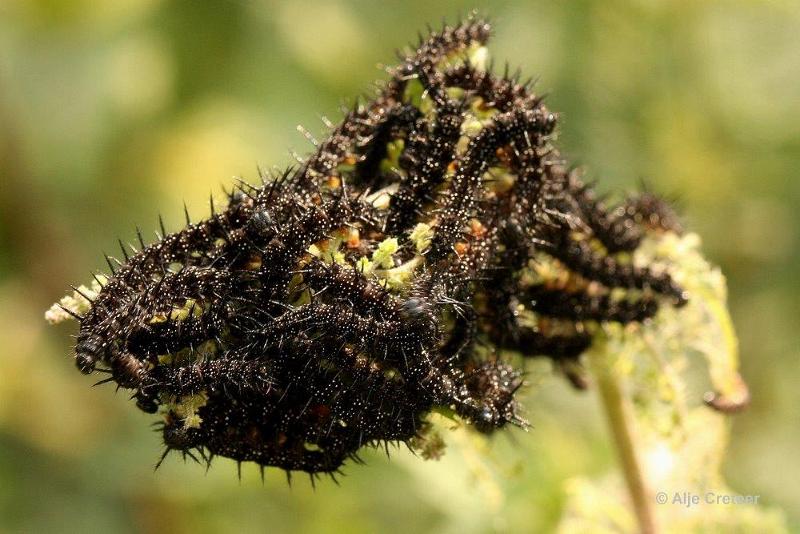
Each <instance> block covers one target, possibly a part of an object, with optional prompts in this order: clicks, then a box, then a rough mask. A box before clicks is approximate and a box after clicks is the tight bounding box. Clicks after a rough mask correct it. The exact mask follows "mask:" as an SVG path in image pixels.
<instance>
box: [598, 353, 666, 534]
mask: <svg viewBox="0 0 800 534" xmlns="http://www.w3.org/2000/svg"><path fill="white" fill-rule="evenodd" d="M599 359H601V360H604V361H596V362H595V365H594V371H595V376H596V377H597V388H598V390H599V392H600V400H601V402H602V405H603V409H604V411H605V413H606V417H607V419H608V424H609V427H610V428H611V434H612V435H613V437H614V443H615V445H616V447H617V454H618V455H619V459H620V463H621V464H622V472H623V474H624V475H625V483H626V484H627V486H628V492H629V493H630V496H631V501H632V503H633V509H634V512H635V513H636V519H637V521H638V522H639V530H640V531H641V532H642V533H643V534H655V533H656V532H658V530H657V529H656V523H655V516H654V514H653V508H652V504H653V499H652V495H651V494H650V492H649V491H648V488H647V483H646V481H645V478H644V475H643V472H642V468H641V464H640V463H639V458H638V456H637V454H636V445H635V443H634V440H633V433H632V430H631V422H632V414H631V413H630V406H629V404H628V402H627V399H626V398H625V397H624V396H623V394H622V390H621V389H620V385H619V382H618V379H617V377H616V376H615V375H614V371H613V369H611V368H610V365H609V362H608V358H599Z"/></svg>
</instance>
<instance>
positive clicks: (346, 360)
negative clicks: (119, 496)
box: [48, 18, 687, 475]
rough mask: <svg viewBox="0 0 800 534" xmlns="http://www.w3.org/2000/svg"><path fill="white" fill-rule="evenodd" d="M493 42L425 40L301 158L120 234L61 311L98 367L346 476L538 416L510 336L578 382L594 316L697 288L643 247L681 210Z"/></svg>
mask: <svg viewBox="0 0 800 534" xmlns="http://www.w3.org/2000/svg"><path fill="white" fill-rule="evenodd" d="M489 34H490V28H489V25H488V24H487V23H486V22H484V21H482V20H477V19H473V18H470V19H467V20H465V21H464V22H462V23H460V24H458V25H456V26H444V27H443V28H442V29H441V30H439V31H435V32H431V33H430V35H429V36H428V37H426V38H424V39H421V40H420V42H419V43H418V44H417V45H416V46H415V47H414V51H413V52H410V53H408V54H407V55H406V54H401V61H400V64H399V65H398V66H397V67H395V68H393V69H390V70H389V74H390V79H389V80H388V81H387V82H385V83H384V84H382V85H381V86H380V88H379V89H378V90H377V93H376V95H375V97H374V98H373V99H372V101H370V102H363V103H359V104H358V105H356V106H355V107H354V108H353V109H351V110H350V111H349V112H348V113H347V114H346V115H345V117H344V119H343V120H342V121H341V123H340V124H338V125H336V126H332V127H331V130H330V132H329V134H328V136H327V138H326V139H325V140H323V141H321V142H316V143H315V145H316V152H314V153H313V154H312V155H311V156H310V157H308V158H307V159H306V160H304V161H303V162H302V163H301V164H300V165H299V167H296V168H291V169H288V170H286V171H285V172H284V173H282V174H280V175H279V176H263V177H262V181H263V183H262V185H260V186H258V187H256V186H250V185H246V184H240V185H239V186H238V187H237V189H236V190H235V191H234V192H232V193H230V195H229V198H228V204H227V206H225V207H221V206H220V207H214V206H213V205H212V210H211V211H212V213H211V215H210V216H209V217H208V218H207V219H205V220H202V221H199V222H194V223H193V222H190V221H189V218H188V216H187V221H186V227H185V228H183V229H182V230H180V231H178V232H174V233H167V232H166V231H165V230H164V228H163V225H162V229H161V235H162V237H160V239H158V241H156V242H155V243H151V244H146V243H145V242H144V241H143V240H141V238H140V247H137V248H139V250H138V251H137V250H135V249H133V250H129V249H126V247H125V246H123V247H122V248H123V255H124V259H123V260H121V261H116V260H114V259H113V258H109V260H108V261H109V268H110V269H111V273H109V275H108V276H107V277H99V278H98V279H97V280H96V285H95V286H93V287H92V288H90V289H87V288H83V289H82V288H78V289H77V290H76V292H75V294H74V295H72V296H70V297H67V298H65V300H63V301H62V302H61V304H60V305H57V307H58V310H60V311H59V312H55V311H51V312H50V313H49V314H48V317H49V318H50V319H51V320H53V321H57V320H59V319H61V318H63V317H64V316H65V314H70V315H73V316H74V317H75V318H77V319H78V321H79V322H80V332H79V334H78V337H77V345H76V348H75V361H76V363H77V366H78V368H79V369H80V370H81V372H83V373H86V374H89V373H94V372H102V373H106V374H107V375H108V377H107V378H106V380H107V381H112V382H115V383H116V384H117V385H118V386H119V387H120V388H124V389H129V390H131V391H132V392H133V397H134V398H135V399H136V403H137V406H138V407H139V408H140V409H142V410H144V411H146V412H150V413H155V412H160V413H161V414H162V416H163V428H162V432H163V438H164V443H165V444H166V452H169V451H171V450H175V451H179V452H182V453H184V454H185V455H190V456H192V457H201V458H204V459H206V460H207V461H210V459H211V458H212V457H213V456H215V455H219V456H225V457H229V458H233V459H235V460H237V461H240V462H247V461H252V462H255V463H257V464H259V465H260V466H262V467H263V466H275V467H279V468H282V469H285V470H287V471H295V470H297V471H305V472H308V473H311V474H312V475H313V474H317V473H331V474H333V473H335V472H336V471H337V470H338V469H339V467H340V466H341V465H342V463H343V462H345V461H346V460H347V459H349V458H351V459H354V460H358V451H359V449H361V447H364V446H377V445H383V444H385V443H387V442H404V443H409V442H410V441H411V440H413V439H414V438H415V437H419V434H420V432H421V431H422V429H423V428H425V425H424V420H425V417H426V415H427V414H428V413H429V412H430V411H431V410H433V409H437V410H448V411H452V412H453V413H454V414H456V415H457V416H458V417H460V418H461V419H463V420H464V421H466V422H468V423H470V424H471V425H472V426H474V428H475V429H477V430H478V431H480V432H485V433H488V432H492V431H494V430H496V429H498V428H502V427H504V426H506V425H508V424H514V425H520V426H524V425H525V424H526V423H525V421H524V419H523V418H522V417H521V415H520V408H519V406H518V404H517V402H516V400H515V393H516V392H517V390H518V389H519V388H520V386H521V385H522V384H523V381H522V378H521V373H520V371H519V370H517V369H515V368H513V367H512V366H511V365H510V364H509V363H508V362H507V361H506V359H505V358H504V354H505V353H506V351H515V352H519V353H521V354H522V355H524V356H530V357H534V356H544V357H549V358H552V359H553V360H554V361H555V362H558V364H559V365H560V366H562V367H563V369H565V371H566V372H567V373H568V374H569V376H571V377H572V378H573V380H574V381H575V382H576V383H577V384H580V383H581V382H580V376H578V374H579V371H576V369H579V368H580V366H579V364H578V360H577V359H578V356H579V355H580V354H581V353H582V352H583V351H584V349H586V348H587V347H588V346H589V344H590V343H591V340H592V329H593V328H595V327H596V325H600V324H603V323H609V322H613V323H629V322H640V321H644V320H646V319H648V318H649V317H651V316H653V315H654V314H655V313H656V312H657V311H658V309H659V308H660V307H661V306H665V305H666V306H680V305H682V304H684V303H685V302H686V300H687V294H686V293H685V292H684V290H683V289H682V288H681V287H680V286H679V285H678V284H676V282H675V281H674V280H673V279H672V278H671V277H670V275H669V273H668V272H665V271H664V270H659V269H656V268H651V267H648V266H641V265H636V264H634V262H633V261H632V259H631V258H632V254H631V253H632V252H634V251H635V250H636V249H637V247H638V246H639V244H640V242H641V241H642V239H643V237H644V236H645V235H652V234H657V233H662V232H680V227H679V225H678V222H677V220H676V217H675V215H674V213H673V212H672V211H671V210H670V208H669V207H668V206H667V204H666V203H665V202H663V201H662V200H660V199H659V198H657V197H655V196H653V195H651V194H648V193H645V194H642V195H640V196H637V197H634V198H630V199H627V200H625V201H624V202H623V203H622V204H620V205H619V206H606V205H604V203H603V202H602V201H601V200H600V199H598V198H597V197H596V196H595V195H594V194H593V192H592V189H591V188H590V187H589V186H587V185H586V184H584V183H583V182H582V181H581V180H580V178H579V176H578V174H577V173H576V172H575V171H572V170H570V169H569V168H568V167H567V166H565V164H564V162H563V161H562V159H561V157H560V155H559V152H558V151H557V150H556V148H554V147H553V145H552V139H553V135H554V130H555V127H556V122H557V115H556V114H555V113H553V112H551V111H549V110H548V109H547V108H546V107H545V106H544V104H543V103H542V99H541V98H540V97H537V96H536V95H535V94H533V93H532V92H531V84H530V83H527V82H521V81H520V80H519V79H518V77H517V76H509V74H508V73H507V72H506V73H501V74H497V73H495V72H493V71H492V69H491V68H490V67H488V66H487V52H486V49H485V47H484V46H485V44H486V41H487V39H488V38H489ZM132 248H133V247H131V249H132ZM593 325H594V326H593ZM166 452H165V454H166Z"/></svg>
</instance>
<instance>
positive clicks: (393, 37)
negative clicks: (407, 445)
mask: <svg viewBox="0 0 800 534" xmlns="http://www.w3.org/2000/svg"><path fill="white" fill-rule="evenodd" d="M476 6H477V7H479V8H482V9H483V10H484V12H485V13H487V14H489V15H490V16H491V17H492V18H493V19H494V26H495V31H496V37H495V39H494V41H493V43H492V47H491V48H492V55H493V57H495V58H503V59H508V61H509V62H510V63H511V65H512V66H517V65H519V66H520V67H522V68H523V71H524V72H525V73H526V74H530V75H532V76H540V78H541V82H540V84H539V90H540V91H541V92H545V93H548V94H549V95H550V96H548V102H549V106H550V107H551V108H553V109H555V110H559V111H561V112H562V116H561V117H562V120H561V131H562V135H561V145H562V146H563V147H564V149H565V152H566V153H567V155H568V156H569V157H570V158H571V159H572V161H574V162H576V163H582V164H586V166H587V168H588V173H589V176H592V177H595V178H597V179H598V180H600V182H601V184H602V189H606V190H613V189H618V188H633V187H636V186H637V185H638V181H639V180H640V179H642V178H643V179H645V180H646V181H647V182H648V183H649V184H650V186H651V187H652V188H654V189H655V190H657V191H659V192H661V193H666V194H674V195H675V196H676V197H678V198H679V200H680V204H681V205H682V207H683V211H684V213H685V215H686V219H687V226H689V227H690V228H692V229H693V230H695V231H697V233H699V234H700V235H702V236H703V240H704V245H705V251H706V255H707V256H708V257H709V258H710V259H712V261H713V262H714V263H716V264H719V265H720V266H721V268H722V270H723V272H724V273H725V274H726V276H727V278H728V286H729V293H730V294H729V300H730V305H731V310H732V313H733V320H734V324H735V326H736V328H737V332H738V334H739V338H740V351H741V360H742V373H743V375H744V376H745V378H746V379H747V381H748V383H749V385H750V388H751V392H752V396H753V404H752V406H751V407H750V409H749V410H748V411H747V412H745V413H744V414H741V415H738V416H736V417H735V419H734V420H733V422H732V429H731V435H730V441H731V443H730V446H729V454H728V457H727V460H726V462H725V464H724V465H723V466H722V472H723V474H724V477H725V479H726V481H727V483H728V484H729V485H730V486H731V487H732V488H733V489H734V490H735V491H736V492H739V493H744V494H758V495H761V502H763V503H766V504H768V505H777V506H779V507H781V508H782V509H783V510H785V511H786V514H787V517H788V519H789V521H790V524H791V525H793V526H795V527H798V526H800V484H798V480H797V477H798V474H800V457H798V456H797V454H796V450H797V446H798V444H799V443H800V411H798V410H797V406H798V405H800V388H797V387H796V384H797V382H798V380H800V343H798V338H799V336H798V332H797V328H796V323H797V317H798V315H800V298H799V297H800V280H799V279H798V275H797V264H798V261H800V246H798V233H797V228H798V227H800V209H798V208H800V180H797V179H796V176H795V175H796V172H797V169H798V168H800V99H798V98H797V88H798V86H800V60H798V56H797V51H798V50H800V4H797V3H796V2H790V1H788V0H772V1H766V0H764V1H756V0H753V1H746V0H736V1H722V0H719V1H704V2H697V1H688V0H686V1H681V0H678V1H667V0H630V1H628V2H621V1H614V0H612V1H608V0H580V1H571V2H548V1H539V0H535V1H530V0H525V1H522V0H520V1H516V2H508V1H494V2H491V3H490V2H485V1H484V2H457V1H446V2H423V1H421V0H407V1H405V2H368V1H365V0H363V1H336V0H333V1H329V0H326V1H323V0H317V1H288V0H287V1H282V2H278V1H260V0H225V1H215V2H211V1H208V2H206V1H203V2H198V1H190V0H115V1H114V2H108V1H105V0H1V1H0V347H2V350H0V530H12V531H13V530H25V531H60V532H63V531H74V532H79V531H80V532H94V531H98V532H100V531H103V532H108V531H112V532H117V531H120V532H125V531H145V532H147V531H164V530H168V531H175V532H190V531H191V532H216V531H230V532H240V531H269V532H348V533H350V532H377V531H381V532H391V531H403V532H405V531H414V532H417V531H419V532H485V531H490V530H497V531H512V532H520V531H538V530H542V529H551V528H554V527H555V525H557V524H558V522H559V521H560V519H561V516H562V514H563V512H564V510H565V508H566V506H567V502H568V499H569V498H570V496H572V495H574V494H575V492H576V491H577V490H576V487H575V485H574V484H573V485H565V483H566V482H567V481H568V480H573V479H574V477H575V476H578V475H583V476H588V477H602V476H603V474H604V473H606V472H608V471H609V469H611V468H613V466H614V465H615V457H614V451H613V450H612V449H611V445H610V442H609V437H608V434H607V431H606V429H605V426H604V421H603V418H602V414H600V413H599V410H598V406H597V405H598V403H597V399H596V395H595V393H594V392H591V391H590V392H588V393H576V392H573V391H572V390H571V389H570V388H569V387H568V386H566V385H565V384H564V383H563V380H560V379H554V378H551V376H550V370H549V369H548V368H547V366H545V365H541V366H538V365H535V364H534V365H532V366H531V368H530V375H529V378H528V379H529V382H531V387H530V390H529V391H530V393H529V395H528V398H527V400H526V407H527V415H528V417H529V419H530V420H531V421H532V423H533V428H532V429H531V431H530V432H528V433H523V432H520V431H513V430H512V431H509V432H507V433H503V434H501V435H499V436H496V437H495V438H493V439H492V440H490V441H487V442H483V443H482V444H480V446H479V447H476V446H475V445H474V444H471V443H470V444H467V443H461V440H464V439H466V438H464V437H463V436H465V435H466V434H463V433H461V432H452V433H447V432H445V433H443V436H444V438H445V440H446V441H447V443H448V447H447V454H446V455H445V456H444V457H443V458H442V459H441V460H440V461H438V462H436V461H428V462H425V461H422V460H420V459H418V458H414V457H412V456H411V455H410V454H409V453H407V452H406V451H396V452H393V454H392V460H391V461H388V460H386V458H385V456H384V455H383V454H382V453H375V454H372V455H368V457H367V460H368V465H367V466H351V467H349V468H348V469H347V473H348V476H347V477H346V478H345V479H344V480H343V484H342V487H336V486H335V485H333V484H330V483H326V484H322V485H319V486H318V487H317V489H316V491H313V490H312V488H311V486H310V484H309V483H308V482H307V481H305V480H297V481H296V482H295V483H294V485H293V486H292V488H289V487H288V486H287V485H286V483H285V481H284V477H283V473H281V472H277V473H275V472H268V474H267V478H266V482H265V484H264V485H263V486H262V485H261V482H260V479H259V478H258V474H257V472H256V471H255V470H252V471H251V470H250V469H244V472H243V479H242V482H241V483H239V482H238V481H237V479H236V469H235V466H234V465H233V464H231V463H226V462H225V461H220V462H218V463H216V464H215V466H214V467H213V468H212V469H211V470H210V471H209V472H208V474H204V472H203V469H202V468H200V467H198V466H195V465H186V466H184V465H183V464H181V463H180V462H179V461H178V460H177V459H174V458H171V459H169V460H168V461H167V462H165V465H164V466H163V467H162V469H161V470H160V471H159V472H158V473H156V474H153V473H152V471H151V470H150V469H149V466H151V465H154V464H155V461H156V459H157V455H158V450H159V443H160V441H159V440H160V437H159V436H157V435H156V434H155V433H151V432H147V431H146V430H145V428H146V423H147V421H148V420H149V419H148V418H147V417H146V416H145V415H143V414H140V413H139V412H138V411H137V410H135V409H134V408H133V407H132V406H131V405H130V402H129V401H128V400H127V399H126V398H125V396H124V395H122V394H118V395H116V396H115V395H114V394H113V392H112V391H111V390H110V389H109V388H108V387H105V388H103V387H100V388H95V389H92V388H90V387H89V381H88V380H86V379H85V378H82V377H81V376H80V375H78V374H77V373H75V371H74V370H73V366H72V362H71V360H70V358H69V357H68V356H69V354H70V350H71V347H70V344H69V337H68V336H69V334H70V333H71V328H73V327H74V325H69V324H67V325H63V326H59V327H48V326H47V323H46V322H45V321H44V320H43V317H42V313H43V311H44V310H45V309H47V308H48V307H49V305H50V304H51V303H52V302H53V301H55V300H57V299H58V298H60V297H61V296H62V295H63V294H65V293H66V289H67V288H66V287H65V285H64V282H66V281H72V282H73V283H76V284H78V283H83V282H85V281H86V280H87V279H89V276H88V272H89V270H91V269H100V268H101V267H102V261H103V260H102V256H101V255H100V251H101V250H103V249H107V250H109V251H110V250H111V249H112V247H113V246H114V243H115V240H116V237H118V236H121V237H123V238H124V239H125V240H129V239H132V238H133V236H134V235H135V234H134V228H133V224H134V223H138V224H139V225H140V226H142V227H143V228H145V229H148V228H152V229H155V228H156V227H157V225H156V215H157V213H158V212H159V211H161V212H162V213H163V214H164V216H165V219H166V220H167V222H168V225H170V223H171V227H172V228H176V227H177V226H178V224H179V223H180V220H181V217H182V215H181V211H182V201H183V200H186V202H187V204H188V206H189V209H190V211H192V212H194V213H197V214H200V213H201V212H205V211H206V210H207V209H208V208H207V197H208V192H209V190H213V191H217V192H218V191H219V190H220V189H219V186H220V185H224V184H230V183H231V176H233V175H240V176H243V177H244V178H245V179H251V180H252V179H254V178H255V176H256V171H255V168H256V165H261V166H263V167H270V166H272V165H278V166H284V165H286V164H288V163H290V162H291V161H292V160H291V158H290V157H289V156H288V154H287V148H289V147H295V148H296V149H297V150H298V151H299V152H302V151H304V150H305V148H304V143H305V141H304V140H303V138H302V136H300V135H297V134H296V132H295V130H294V128H295V125H296V124H298V123H302V124H304V125H306V126H308V127H309V128H310V129H311V130H312V131H317V132H319V131H321V130H322V127H321V125H320V123H319V121H318V115H327V116H329V117H331V118H336V117H338V116H339V113H338V110H337V107H338V104H339V103H341V102H342V101H343V100H345V101H347V100H346V99H352V97H355V96H356V95H357V94H359V92H361V91H363V90H367V89H368V82H369V81H370V80H372V79H374V78H377V77H380V76H381V71H380V70H378V69H375V68H374V65H376V64H377V63H379V62H386V63H390V62H392V61H393V59H394V56H393V48H394V47H395V46H398V45H399V44H401V43H405V42H407V41H409V40H410V39H411V37H412V36H413V35H414V34H415V32H416V30H417V29H419V28H423V27H424V25H425V24H426V23H427V22H432V23H436V22H438V21H439V20H440V19H441V18H442V17H448V18H450V19H453V18H454V17H455V16H457V14H458V13H459V12H461V13H466V12H467V11H468V10H469V9H471V8H473V7H476ZM350 101H352V100H350ZM689 372H690V375H691V377H692V378H693V379H692V380H690V382H689V383H688V385H687V392H686V394H687V396H688V398H699V397H700V396H701V395H702V392H703V391H705V389H707V388H708V387H709V381H708V378H707V374H706V372H705V370H704V367H703V366H702V365H699V366H697V368H696V369H689ZM487 473H488V474H491V475H492V476H488V475H487ZM497 479H500V480H501V481H502V486H503V487H502V488H501V487H499V486H498V485H497V484H494V483H492V482H491V481H492V480H497Z"/></svg>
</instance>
